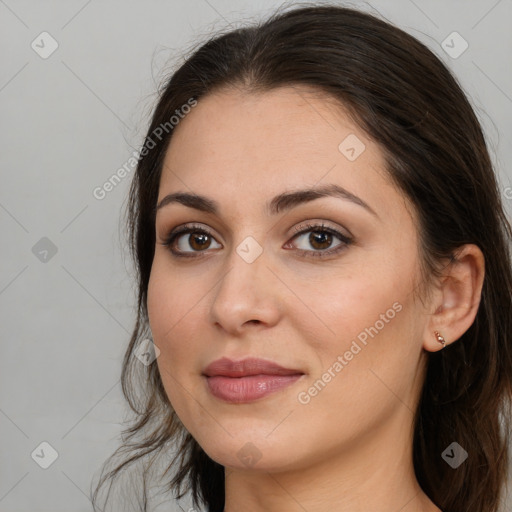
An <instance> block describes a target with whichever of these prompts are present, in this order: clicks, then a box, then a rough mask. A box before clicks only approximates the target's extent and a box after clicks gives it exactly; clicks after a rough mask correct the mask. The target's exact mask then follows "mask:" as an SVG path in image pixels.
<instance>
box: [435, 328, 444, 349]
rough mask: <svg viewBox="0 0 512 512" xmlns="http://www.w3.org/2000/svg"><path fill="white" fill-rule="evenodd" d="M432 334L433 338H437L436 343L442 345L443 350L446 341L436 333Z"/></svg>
mask: <svg viewBox="0 0 512 512" xmlns="http://www.w3.org/2000/svg"><path fill="white" fill-rule="evenodd" d="M434 334H435V336H436V338H437V341H438V342H439V343H441V344H442V345H443V348H444V347H445V345H446V340H445V339H444V338H443V337H442V336H441V335H440V334H439V333H438V332H437V331H434Z"/></svg>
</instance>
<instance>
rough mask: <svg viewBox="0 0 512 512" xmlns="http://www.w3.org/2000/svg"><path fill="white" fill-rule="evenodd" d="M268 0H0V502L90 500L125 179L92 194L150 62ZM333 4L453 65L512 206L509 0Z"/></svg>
mask: <svg viewBox="0 0 512 512" xmlns="http://www.w3.org/2000/svg"><path fill="white" fill-rule="evenodd" d="M340 3H341V2H340ZM279 5H282V2H280V1H279V2H277V1H272V0H266V1H262V0H258V1H255V0H250V1H249V0H166V1H164V0H150V1H142V0H139V1H134V0H131V1H127V0H106V1H100V0H89V1H86V0H67V1H63V0H61V1H57V0H52V1H49V0H48V1H44V2H41V1H37V0H31V1H29V0H0V54H1V66H0V130H1V132H0V133H1V151H0V172H1V187H0V232H1V234H2V239H1V252H0V258H1V260H0V261H1V265H0V336H1V344H0V365H1V368H0V433H1V436H0V443H1V444H0V446H1V462H0V512H28V511H30V512H50V511H51V512H64V511H65V512H85V511H90V510H92V506H91V503H90V501H89V497H88V496H89V488H90V485H91V480H92V478H93V475H94V474H96V472H97V471H98V470H99V468H100V466H101V464H102V462H103V461H104V460H105V459H106V457H107V456H108V455H109V454H110V453H111V452H112V450H113V449H114V448H115V447H116V446H117V445H118V441H119V435H120V432H121V427H122V425H121V423H122V422H123V419H124V418H125V416H126V414H127V409H126V407H125V404H124V402H123V400H122V397H121V389H120V372H121V359H122V355H123V353H124V350H125V347H126V345H127V343H128V341H129V337H130V334H131V330H132V327H133V323H134V319H135V313H134V311H135V310H134V304H135V294H134V286H133V275H132V267H131V264H130V261H129V257H128V253H127V251H126V244H125V239H124V237H123V227H122V225H120V215H121V210H122V208H123V206H124V201H125V199H126V194H127V191H128V186H129V182H130V179H131V176H130V175H129V176H127V177H126V178H125V179H124V180H122V182H121V183H120V184H119V185H117V186H116V187H115V188H114V189H113V190H112V191H110V192H109V193H108V194H107V195H106V196H105V197H104V198H103V199H101V200H99V199H96V198H95V197H94V194H93V191H94V189H95V188H96V187H99V186H101V185H102V184H103V183H104V182H105V181H106V180H107V179H109V177H111V176H112V174H114V173H115V172H116V170H117V169H119V168H120V167H121V166H122V165H123V164H124V163H125V162H126V161H127V160H128V158H129V157H130V156H131V155H132V153H133V151H134V150H135V149H137V148H139V147H140V144H141V142H142V138H143V134H144V130H145V129H146V127H147V124H148V121H149V114H150V112H151V108H152V106H153V104H154V100H155V95H154V93H155V90H156V87H157V84H158V83H159V81H160V80H161V78H162V76H163V72H167V71H169V70H170V69H172V66H173V65H174V63H176V62H179V60H180V58H181V56H182V54H183V53H184V52H185V51H186V50H187V49H188V48H190V47H191V46H192V45H193V44H194V43H195V42H197V41H202V40H204V38H205V37H207V35H208V34H210V33H212V32H213V31H215V30H217V29H219V30H221V29H224V28H226V27H229V26H232V27H234V26H239V25H241V24H243V23H244V22H245V21H250V20H252V19H259V18H262V17H264V16H265V15H266V14H267V13H269V12H270V11H271V10H273V9H274V8H275V7H277V6H279ZM343 5H351V6H358V7H360V8H361V9H364V10H369V11H371V12H374V13H380V14H381V15H382V16H384V17H385V18H386V19H388V20H389V21H391V22H393V23H395V24H396V25H398V26H399V27H401V28H403V29H405V30H406V31H408V32H409V33H411V34H412V35H414V36H416V37H417V38H419V39H420V40H421V41H423V42H424V43H425V44H427V45H428V46H429V47H430V48H431V49H432V50H433V51H434V52H435V53H436V54H437V55H438V56H439V57H440V58H441V59H442V60H443V61H444V62H445V63H447V65H448V66H449V67H450V68H451V69H453V71H454V72H455V74H456V76H457V77H458V79H459V81H460V82H461V84H462V86H463V88H464V90H465V91H466V92H467V94H468V95H469V97H470V99H471V101H472V103H473V105H474V107H475V109H476V111H477V114H478V116H479V118H480V120H481V122H482V123H483V126H484V129H485V131H486V134H487V138H488V142H489V146H490V148H491V151H492V156H493V160H494V162H495V164H496V168H497V170H498V173H499V179H500V182H501V188H502V192H503V195H504V197H505V199H506V201H507V209H508V211H509V212H510V211H511V204H510V203H512V199H510V198H511V197H512V193H510V192H511V190H512V189H507V187H510V186H511V181H512V180H511V171H510V167H509V162H511V159H512V148H511V144H510V141H511V140H512V122H511V119H512V66H511V55H512V31H510V26H511V24H512V0H500V1H497V0H470V1H468V0H451V1H446V0H432V1H423V2H421V1H420V0H415V1H413V0H371V1H370V2H369V3H367V2H357V1H353V2H351V3H350V4H348V3H346V2H345V3H343ZM454 31H455V32H457V33H458V34H460V37H461V38H462V39H460V38H458V37H459V36H456V37H457V38H458V39H456V40H455V43H454V44H455V50H458V51H456V52H455V54H454V52H453V51H452V55H449V54H448V53H447V52H446V51H445V50H444V49H443V45H442V43H443V41H444V40H445V39H446V38H447V37H448V36H449V35H450V34H452V33H453V32H454ZM464 41H466V42H467V44H468V48H467V49H466V50H465V51H464V52H463V53H462V54H461V55H456V53H458V52H459V51H461V50H462V48H463V47H464V46H465V43H464ZM461 45H462V46H461ZM452 46H453V45H452ZM454 55H455V56H454ZM507 190H508V192H507ZM41 443H48V444H43V445H42V444H41ZM53 450H54V451H53ZM43 454H44V456H43ZM38 455H39V457H38ZM55 457H57V458H55ZM52 458H53V460H52ZM43 459H45V460H46V462H47V463H49V462H52V463H51V465H50V466H49V467H48V468H47V469H44V468H43V467H41V464H43V465H44V463H45V462H44V461H43ZM188 507H189V501H187V500H186V499H184V500H183V501H182V502H181V503H180V504H178V503H175V502H174V501H173V500H171V499H169V500H167V503H165V502H164V506H163V507H162V508H161V509H160V508H159V510H164V509H165V510H167V511H169V512H172V511H178V510H188ZM511 509H512V505H510V504H509V506H508V508H505V505H504V508H503V510H511ZM119 510H127V508H119Z"/></svg>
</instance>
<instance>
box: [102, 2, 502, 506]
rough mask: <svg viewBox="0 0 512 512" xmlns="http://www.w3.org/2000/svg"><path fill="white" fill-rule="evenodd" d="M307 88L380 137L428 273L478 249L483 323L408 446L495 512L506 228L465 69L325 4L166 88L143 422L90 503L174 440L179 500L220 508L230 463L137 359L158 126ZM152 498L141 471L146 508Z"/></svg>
mask: <svg viewBox="0 0 512 512" xmlns="http://www.w3.org/2000/svg"><path fill="white" fill-rule="evenodd" d="M299 85H301V86H307V87H309V88H313V89H314V90H317V91H319V92H321V93H322V94H323V93H326V95H327V96H328V97H330V98H332V99H334V100H335V101H336V102H337V103H338V104H339V105H341V106H343V108H345V109H347V111H348V112H349V113H350V115H352V116H353V119H354V120H355V121H356V122H357V123H358V125H359V126H360V127H361V128H362V129H363V130H364V131H365V133H366V134H367V135H368V136H369V137H370V138H371V139H372V140H374V141H375V142H376V143H377V144H378V145H379V147H380V148H381V150H382V152H383V154H384V155H385V158H386V164H387V171H388V173H389V178H390V180H392V181H393V182H394V183H395V184H396V185H397V186H398V187H399V189H400V190H401V191H402V192H403V193H404V195H405V196H406V197H408V198H409V199H410V200H411V201H412V203H413V204H414V206H415V209H416V213H417V217H418V219H419V220H418V222H419V225H418V231H419V234H420V239H421V256H422V264H423V269H424V273H425V283H428V282H429V280H430V279H431V278H432V277H433V276H437V275H439V273H440V272H441V271H442V270H440V266H439V262H441V261H443V259H445V258H449V259H450V258H452V260H453V257H454V254H456V250H457V248H458V247H460V246H461V245H463V244H467V243H473V244H476V245H478V247H480V249H481V250H482V252H483V254H484V257H485V271H486V274H485V279H484V284H483V290H482V295H481V302H480V305H479V309H478V312H477V315H476V319H475V321H474V323H473V324H472V325H471V327H470V328H469V329H468V330H467V331H466V332H465V333H464V335H463V336H462V337H461V338H460V339H459V340H458V341H456V342H454V343H452V344H450V345H449V346H447V347H446V348H445V349H444V350H441V351H439V352H436V353H431V354H429V359H428V365H427V370H426V378H425V383H424V386H423V390H422V394H421V398H420V401H419V404H418V408H417V412H416V416H415V423H414V428H415V430H414V442H413V443H414V444H413V457H414V468H415V472H416V476H417V479H418V482H419V483H420V485H421V487H422V488H423V490H424V491H425V493H426V494H427V495H428V496H429V497H430V499H431V500H432V501H433V502H434V503H435V504H436V505H437V506H438V507H439V508H441V509H442V510H443V511H444V512H461V511H464V512H483V511H485V512H497V511H498V507H499V503H500V500H501V499H502V497H503V496H502V493H503V491H504V487H505V482H506V479H507V467H508V461H509V456H510V454H509V448H508V446H509V435H510V426H511V412H510V404H511V396H512V385H511V381H512V330H511V322H512V300H511V291H512V269H511V256H510V241H511V240H512V229H511V226H510V223H509V221H508V220H507V217H506V214H505V212H504V208H503V205H502V201H501V196H500V192H499V187H498V183H497V180H496V177H495V174H494V170H493V167H492V163H491V160H490V157H489V152H488V149H487V146H486V142H485V138H484V135H483V133H482V129H481V126H480V124H479V122H478V119H477V117H476V115H475V113H474V111H473V109H472V107H471V105H470V103H469V101H468V99H467V97H466V95H465V94H464V92H463V91H462V89H461V87H460V85H459V84H458V82H457V80H456V79H455V78H454V76H453V75H452V74H451V72H450V71H449V70H448V69H447V67H446V66H445V65H444V64H443V63H442V62H441V61H440V59H439V58H438V57H436V56H435V55H434V53H433V52H432V51H430V50H429V49H428V48H427V47H426V46H425V45H423V44H422V43H421V42H419V41H418V40H417V39H415V38H414V37H412V36H411V35H409V34H407V33H406V32H404V31H402V30H400V29H398V28H397V27H395V26H393V25H392V24H390V23H388V22H386V21H383V20H381V19H380V18H378V17H376V16H374V15H370V14H367V13H363V12H360V11H358V10H354V9H350V8H344V7H338V6H332V5H318V4H316V5H314V6H310V5H306V6H304V5H301V6H298V7H297V6H295V7H294V8H293V9H288V10H285V11H284V12H280V10H279V11H276V12H274V14H273V15H272V16H271V17H269V18H268V19H267V20H265V21H262V22H257V23H254V24H253V25H251V26H248V27H245V28H239V29H235V30H231V31H229V32H226V33H222V34H217V35H216V36H215V37H214V38H211V39H210V40H208V41H207V42H206V43H205V44H202V45H201V46H200V47H199V48H198V49H196V50H195V51H194V52H193V53H192V54H191V55H190V56H189V57H188V58H187V59H186V60H185V62H184V63H183V64H182V65H181V66H180V67H179V69H177V70H176V71H175V72H174V73H172V75H171V76H170V78H169V79H168V80H166V82H165V84H164V86H163V87H162V89H161V90H160V91H159V100H158V103H157V105H156V108H155V111H154V114H153V117H152V121H151V125H150V127H149V130H148V134H147V136H146V139H145V145H144V147H143V150H142V151H141V153H140V157H139V162H138V166H137V169H136V172H135V175H134V177H133V181H132V184H131V190H130V195H129V201H128V204H127V227H128V232H129V243H130V249H131V254H132V257H133V258H134V261H135V264H136V270H137V280H138V317H137V321H136V324H135V327H134V331H133V334H132V337H131V340H130V344H129V346H128V348H127V351H126V354H125V357H124V361H123V368H122V377H121V378H122V388H123V393H124V396H125V397H126V400H127V401H128V403H129V404H130V407H131V408H132V410H133V411H134V413H135V414H136V419H135V420H134V421H133V424H132V426H131V427H130V428H127V429H126V430H125V431H123V434H127V435H123V444H122V446H121V447H119V448H118V450H116V452H115V453H114V454H113V455H112V456H111V458H110V459H109V461H110V460H114V457H115V456H118V455H124V456H125V460H124V461H123V462H122V463H121V464H119V465H117V466H116V467H115V468H114V469H113V470H111V471H110V472H109V473H108V474H106V475H103V474H102V479H101V481H100V483H99V484H98V487H97V488H96V491H95V493H94V497H93V503H95V502H96V499H97V493H98V490H99V488H100V487H101V486H102V485H103V484H104V483H105V482H106V481H107V480H111V486H112V481H113V480H114V478H115V477H117V476H118V475H119V474H120V473H121V470H123V468H125V467H126V466H127V465H129V464H132V463H134V462H135V461H140V460H143V459H144V458H147V457H149V456H151V457H154V456H155V455H156V454H159V453H168V451H169V443H170V442H172V443H174V444H175V446H177V451H176V453H175V456H174V458H172V460H171V461H170V463H169V465H168V466H167V468H166V471H165V472H164V475H167V474H168V472H169V471H170V470H171V468H175V469H176V471H175V474H174V477H173V478H172V479H171V478H170V476H169V478H168V480H167V481H166V483H167V489H168V490H169V491H171V490H172V491H173V492H174V493H175V495H176V496H177V497H182V496H183V495H184V494H185V493H186V492H188V491H191V493H192V496H193V499H194V505H199V506H200V505H201V504H205V505H206V506H207V509H208V510H209V511H210V512H221V511H222V510H223V508H224V468H223V466H221V465H219V464H218V463H216V462H215V461H213V460H211V459H210V458H209V457H208V456H207V455H206V454H205V452H204V451H203V450H202V448H201V447H200V446H199V445H198V443H197V442H196V441H195V439H193V438H192V436H191V435H190V434H189V433H188V432H187V431H186V430H185V428H184V426H183V425H182V424H181V422H180V420H179V419H178V417H177V416H176V414H175V413H174V411H173V409H172V406H171V404H170V403H169V400H168V397H167V395H166V393H165V390H164V388H163V385H162V381H161V378H160V375H159V372H158V368H157V365H156V362H153V363H152V364H151V365H149V366H148V367H144V366H143V365H141V364H140V362H139V361H138V360H137V359H136V358H134V357H133V353H134V351H135V350H136V349H137V347H138V345H139V343H140V342H141V340H142V339H144V338H146V337H148V335H149V326H148V315H147V307H146V299H147V288H148V281H149V276H150V271H151V265H152V260H153V255H154V246H155V205H156V200H157V197H158V188H159V180H160V175H161V171H162V162H163V159H164V155H165V152H166V149H167V147H168V145H169V141H170V139H171V137H172V130H168V131H166V133H165V134H164V136H163V137H162V138H161V140H158V139H156V138H155V137H151V134H154V133H155V130H156V129H158V128H159V127H160V126H162V125H164V124H165V123H166V122H168V121H169V117H170V116H171V115H172V114H173V113H174V112H175V111H176V110H179V109H180V108H181V107H182V106H183V105H185V104H187V103H188V102H189V101H190V99H191V98H193V99H194V100H197V101H201V98H204V97H205V96H206V95H208V94H212V93H214V92H215V91H218V90H220V89H227V88H230V87H236V88H238V89H241V90H243V91H246V92H247V94H250V93H256V92H262V93H264V92H265V91H270V90H272V89H274V88H277V87H282V86H291V87H293V86H299ZM191 115H193V112H192V114H191ZM150 141H151V143H150ZM153 146H154V147H153ZM454 441H456V442H457V443H459V444H460V445H461V446H462V447H463V448H464V449H465V450H466V451H467V452H468V453H469V457H468V459H467V460H466V461H465V462H464V463H463V464H462V465H460V466H459V467H458V468H457V469H452V468H451V467H450V466H449V465H448V464H447V463H446V462H445V461H444V460H443V458H442V457H441V454H442V452H443V451H444V450H445V448H446V447H447V446H449V445H450V444H451V443H452V442H454ZM152 460H153V459H151V461H152ZM150 466H151V462H150V463H149V465H148V466H145V467H146V468H148V469H149V467H150ZM109 494H110V490H109ZM146 508H147V497H146V473H144V489H143V496H142V497H141V510H146ZM95 510H96V508H95Z"/></svg>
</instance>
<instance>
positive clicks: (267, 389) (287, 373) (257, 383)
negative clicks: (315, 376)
mask: <svg viewBox="0 0 512 512" xmlns="http://www.w3.org/2000/svg"><path fill="white" fill-rule="evenodd" d="M203 375H204V376H205V377H206V382H207V384H208V389H209V390H210V392H211V393H212V395H214V396H215V397H217V398H219V399H221V400H224V401H226V402H230V403H247V402H252V401H254V400H257V399H258V398H262V397H264V396H267V395H269V394H270V393H274V392H275V391H278V390H280V389H283V388H285V387H287V386H289V385H291V384H293V383H294V382H295V381H296V380H298V379H300V377H302V375H304V372H301V371H300V370H296V369H290V368H284V367H282V366H280V365H278V364H276V363H273V362H271V361H266V360H264V359H255V358H248V359H243V360H241V361H231V360H230V359H228V358H226V357H223V358H221V359H218V360H217V361H214V362H213V363H211V364H210V365H208V366H207V367H206V368H205V369H204V371H203Z"/></svg>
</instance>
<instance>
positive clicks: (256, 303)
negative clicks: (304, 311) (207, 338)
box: [210, 250, 284, 336]
mask: <svg viewBox="0 0 512 512" xmlns="http://www.w3.org/2000/svg"><path fill="white" fill-rule="evenodd" d="M275 272H276V271H275V270H271V269H270V268H269V267H268V259H267V258H266V257H265V251H264V252H263V253H262V254H261V255H260V256H259V257H258V258H257V259H256V260H254V261H253V262H252V263H248V262H247V261H245V260H244V259H243V258H242V257H241V256H240V255H239V254H238V253H237V252H236V251H234V250H233V253H232V254H231V255H230V258H229V260H228V261H227V270H225V272H224V275H223V277H222V278H221V279H220V282H219V284H218V285H217V288H216V290H215V292H214V294H213V299H212V304H211V309H210V312H211V321H212V322H213V323H214V324H215V325H218V326H220V327H221V328H222V329H223V330H224V331H226V332H228V333H230V334H232V335H236V336H240V335H241V334H243V332H244V331H245V330H247V329H253V328H261V327H262V326H265V327H271V326H273V325H275V324H277V323H278V322H279V318H280V317H281V314H282V310H281V308H282V305H283V304H284V301H283V300H282V299H283V297H280V294H282V293H283V284H282V283H281V282H280V281H279V279H278V278H277V277H276V275H275Z"/></svg>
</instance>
